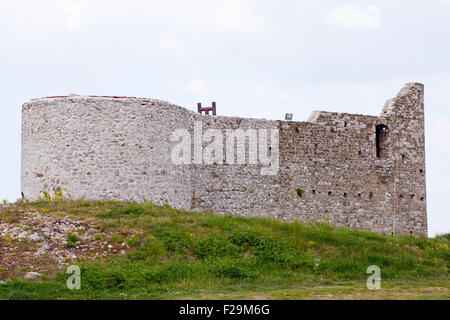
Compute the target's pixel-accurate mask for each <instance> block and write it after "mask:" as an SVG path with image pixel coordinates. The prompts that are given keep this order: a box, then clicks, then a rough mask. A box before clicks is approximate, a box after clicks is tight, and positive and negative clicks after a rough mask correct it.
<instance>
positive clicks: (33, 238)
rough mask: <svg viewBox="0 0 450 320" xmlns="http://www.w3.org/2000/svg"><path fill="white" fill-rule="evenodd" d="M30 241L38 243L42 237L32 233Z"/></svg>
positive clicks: (29, 237)
mask: <svg viewBox="0 0 450 320" xmlns="http://www.w3.org/2000/svg"><path fill="white" fill-rule="evenodd" d="M28 239H30V240H31V241H38V240H39V239H41V237H39V235H38V234H37V233H32V234H30V235H29V236H28Z"/></svg>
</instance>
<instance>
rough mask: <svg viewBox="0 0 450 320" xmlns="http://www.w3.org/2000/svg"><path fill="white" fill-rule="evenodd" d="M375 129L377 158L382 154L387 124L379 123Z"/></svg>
mask: <svg viewBox="0 0 450 320" xmlns="http://www.w3.org/2000/svg"><path fill="white" fill-rule="evenodd" d="M375 129H376V147H377V158H381V156H382V155H383V152H382V150H383V147H384V146H383V142H384V141H385V140H386V131H387V126H386V125H384V124H379V125H377V126H376V127H375Z"/></svg>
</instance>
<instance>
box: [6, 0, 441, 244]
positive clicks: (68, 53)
mask: <svg viewBox="0 0 450 320" xmlns="http://www.w3.org/2000/svg"><path fill="white" fill-rule="evenodd" d="M449 39H450V0H429V1H418V0H409V1H406V0H405V1H403V0H396V1H392V0H386V1H345V0H344V1H320V0H319V1H317V0H316V1H271V0H258V1H251V0H248V1H247V0H229V1H226V0H223V1H215V0H189V1H183V0H175V1H170V0H164V1H132V0H127V1H119V0H108V1H106V0H97V1H96V0H89V1H88V0H71V1H69V0H59V1H56V0H55V1H50V0H48V1H39V0H34V1H24V0H14V1H12V0H8V1H6V0H0V75H1V76H0V93H1V102H0V137H1V139H2V141H1V142H2V145H1V149H0V150H1V157H0V168H1V170H0V198H5V197H6V198H8V199H9V200H11V201H13V200H15V199H16V198H18V197H20V121H21V114H20V112H21V104H22V103H23V102H25V101H27V100H29V99H31V98H35V97H42V96H48V95H64V94H70V93H77V94H96V95H127V96H140V97H150V98H159V99H163V100H168V101H170V102H173V103H176V104H178V105H181V106H184V107H186V108H190V109H194V108H195V107H196V103H197V102H198V101H201V102H203V104H204V105H209V104H210V103H211V101H212V100H214V101H217V107H218V113H219V114H221V115H233V116H242V117H254V118H266V119H281V118H282V117H283V115H284V113H285V112H293V113H294V120H306V119H307V118H308V116H309V114H310V113H311V111H312V110H327V111H339V112H349V113H364V114H371V115H378V114H379V112H380V111H381V107H382V106H383V104H384V101H385V100H387V99H389V98H391V97H393V96H394V95H395V94H396V93H397V92H398V90H400V88H401V87H402V86H403V85H404V84H405V83H406V82H411V81H417V82H421V83H423V84H424V85H425V109H426V143H427V146H426V151H427V179H428V181H427V187H428V219H429V235H430V236H433V235H435V234H436V233H444V232H450V213H449V210H448V209H449V207H450V206H449V200H448V198H449V192H450V164H449V160H450V103H449V102H450V98H449V96H450V40H449Z"/></svg>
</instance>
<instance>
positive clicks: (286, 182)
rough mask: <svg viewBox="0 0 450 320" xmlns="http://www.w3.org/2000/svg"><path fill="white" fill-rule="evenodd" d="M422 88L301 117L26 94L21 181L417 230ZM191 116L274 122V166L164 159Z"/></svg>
mask: <svg viewBox="0 0 450 320" xmlns="http://www.w3.org/2000/svg"><path fill="white" fill-rule="evenodd" d="M423 95H424V90H423V85H421V84H419V83H408V84H406V85H405V86H404V87H403V88H402V89H401V91H400V92H399V93H398V94H397V96H396V97H395V98H393V99H390V100H388V101H387V102H386V104H385V105H384V107H383V109H382V112H381V114H380V115H379V116H367V115H358V114H346V113H330V112H323V111H316V112H313V113H312V115H311V117H310V118H309V119H308V121H306V122H294V121H271V120H262V119H245V118H237V117H224V116H210V115H202V114H199V113H195V112H193V111H190V110H187V109H185V108H182V107H179V106H176V105H173V104H170V103H169V102H165V101H161V100H155V99H144V98H134V97H101V96H64V97H48V98H42V99H34V100H31V101H30V102H28V103H25V104H24V105H23V107H22V177H21V183H22V193H23V195H24V196H25V197H27V198H28V199H30V200H34V199H37V198H38V197H39V196H41V195H42V193H41V192H42V191H44V190H45V191H49V192H52V191H54V190H62V189H63V188H65V189H66V190H67V191H68V192H70V194H71V196H72V198H81V197H84V198H85V199H88V200H94V199H95V200H119V201H136V202H142V201H143V200H144V199H147V200H149V201H151V202H153V203H156V204H164V203H168V204H170V205H171V206H173V207H175V208H181V209H186V210H201V211H212V212H217V213H223V214H226V213H230V214H235V215H242V216H253V217H255V216H257V217H274V218H278V219H282V220H298V221H301V222H309V221H323V222H327V223H330V224H333V225H336V226H344V227H350V228H355V229H363V230H373V231H376V232H380V233H388V234H391V233H396V234H407V235H409V234H412V235H426V234H427V210H426V183H425V137H424V100H423ZM199 121H201V123H202V127H201V130H202V131H203V132H206V131H207V130H208V129H215V130H216V131H217V130H219V131H220V132H223V133H225V132H226V131H227V130H230V129H244V130H247V129H255V130H263V129H271V130H273V129H276V130H277V132H278V137H277V139H278V141H279V145H278V152H279V169H278V171H277V172H276V174H271V175H262V174H261V168H262V167H263V165H262V164H261V163H256V164H254V163H253V164H251V163H248V162H247V163H243V164H242V163H241V164H237V163H234V164H233V163H232V164H230V163H227V162H226V161H225V160H223V161H221V162H219V163H218V162H217V161H216V162H214V163H211V164H205V163H203V162H201V161H200V162H198V161H197V162H196V161H193V162H192V163H190V164H176V163H174V161H173V160H172V158H171V153H172V151H173V148H174V146H175V145H176V142H174V141H173V139H171V136H172V134H173V132H175V131H176V130H178V129H180V128H184V129H185V130H187V132H189V133H192V134H194V129H195V128H194V127H195V123H198V122H199ZM271 139H274V138H273V137H271ZM233 142H234V139H233ZM272 142H273V141H272ZM201 143H202V144H203V145H207V144H208V143H207V142H205V141H201ZM249 143H250V142H249ZM269 145H270V144H269ZM222 148H223V151H224V153H225V154H226V152H227V150H226V148H225V146H223V147H222ZM233 148H234V146H233ZM268 150H269V151H268V152H269V153H270V152H271V151H270V147H269V148H268ZM233 151H234V150H233ZM228 152H230V151H229V150H228ZM260 152H261V151H260ZM272 152H273V150H272ZM245 154H246V155H247V156H248V155H249V151H246V153H245ZM238 156H239V154H236V157H238ZM233 157H234V154H233Z"/></svg>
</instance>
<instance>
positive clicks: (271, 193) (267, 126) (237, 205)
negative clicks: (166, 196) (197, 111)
mask: <svg viewBox="0 0 450 320" xmlns="http://www.w3.org/2000/svg"><path fill="white" fill-rule="evenodd" d="M198 120H201V121H202V124H203V132H206V131H207V130H208V129H218V130H220V131H221V133H222V136H223V142H224V145H223V155H224V158H223V161H222V163H217V164H211V165H194V166H193V168H194V170H193V174H192V209H194V210H206V211H211V212H217V213H230V214H236V215H242V216H259V217H262V216H265V217H278V216H280V215H281V213H280V212H281V211H280V204H279V201H278V197H279V194H280V193H281V190H280V183H279V176H278V175H262V174H261V169H262V167H263V166H262V165H261V164H249V140H248V138H246V148H245V165H240V164H237V161H238V149H237V141H235V148H234V149H235V150H234V163H235V164H229V163H227V162H226V156H227V150H226V149H227V148H226V143H227V141H226V133H227V130H236V129H242V130H244V131H246V130H247V129H254V130H256V131H257V133H258V132H259V130H264V131H265V132H266V133H267V136H268V144H267V149H268V148H269V147H270V130H272V129H278V128H279V123H280V122H279V121H267V120H257V119H243V118H236V117H220V116H219V117H212V116H203V117H200V119H198ZM208 144H209V142H208V143H207V142H205V143H204V144H203V147H206V146H207V145H208ZM258 152H261V150H258ZM269 153H270V150H267V155H270V154H269Z"/></svg>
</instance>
